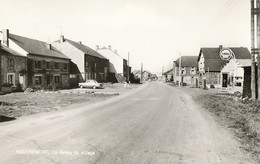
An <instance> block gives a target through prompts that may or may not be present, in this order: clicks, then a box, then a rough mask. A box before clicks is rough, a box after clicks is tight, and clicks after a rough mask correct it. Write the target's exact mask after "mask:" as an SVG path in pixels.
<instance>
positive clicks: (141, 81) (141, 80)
mask: <svg viewBox="0 0 260 164" xmlns="http://www.w3.org/2000/svg"><path fill="white" fill-rule="evenodd" d="M140 83H143V63H141V79H140Z"/></svg>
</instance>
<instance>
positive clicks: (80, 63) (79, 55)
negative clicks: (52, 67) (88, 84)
mask: <svg viewBox="0 0 260 164" xmlns="http://www.w3.org/2000/svg"><path fill="white" fill-rule="evenodd" d="M52 46H54V47H55V48H57V49H58V50H59V51H60V52H62V53H63V54H65V55H66V56H67V57H68V58H70V59H71V62H72V63H74V64H75V65H74V66H75V67H73V69H74V70H71V72H72V74H74V75H75V76H76V81H78V82H84V81H85V80H86V77H85V73H86V72H85V61H84V57H85V54H84V53H83V52H82V51H80V50H79V49H77V48H76V47H74V46H73V45H71V44H70V43H68V42H66V41H65V42H63V43H60V42H53V43H52Z"/></svg>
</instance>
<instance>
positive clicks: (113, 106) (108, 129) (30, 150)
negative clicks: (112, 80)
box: [0, 82, 253, 164]
mask: <svg viewBox="0 0 260 164" xmlns="http://www.w3.org/2000/svg"><path fill="white" fill-rule="evenodd" d="M0 163H3V164H8V163H12V164H13V163H26V164H28V163H37V164H41V163H73V164H74V163H83V164H86V163H90V164H92V163H109V164H110V163H111V164H114V163H120V164H121V163H122V164H123V163H133V164H137V163H154V164H157V163H162V164H167V163H171V164H172V163H176V164H184V163H187V164H209V163H214V164H215V163H221V164H222V163H225V164H239V163H243V164H247V163H253V162H250V158H249V157H248V156H247V155H246V154H245V153H244V152H242V151H241V150H240V149H239V144H238V142H237V141H236V140H235V139H234V137H233V136H232V134H231V133H230V132H228V131H227V130H225V129H223V128H222V127H221V126H220V125H218V124H217V123H216V122H215V121H214V119H213V118H212V117H211V116H210V115H209V114H208V113H207V112H206V111H204V110H203V109H202V108H201V107H200V106H198V105H197V104H196V103H194V102H193V100H192V99H191V96H189V95H188V94H186V93H185V92H183V91H181V90H179V89H176V88H174V87H170V86H167V85H166V84H163V83H161V82H151V83H148V84H145V86H143V87H142V88H140V89H139V88H138V89H137V90H136V91H133V92H132V93H130V94H129V95H123V96H119V97H115V98H113V100H109V101H105V102H102V103H99V104H94V105H92V106H89V107H84V106H75V109H72V110H66V111H61V112H54V113H45V114H39V115H33V116H28V117H24V118H22V119H18V120H16V121H13V122H5V123H1V124H0Z"/></svg>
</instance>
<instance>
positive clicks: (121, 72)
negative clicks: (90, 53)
mask: <svg viewBox="0 0 260 164" xmlns="http://www.w3.org/2000/svg"><path fill="white" fill-rule="evenodd" d="M96 50H97V52H98V53H100V54H101V55H103V56H104V57H106V58H107V59H109V72H110V74H111V75H110V76H114V77H115V79H114V80H113V79H112V80H113V81H114V82H124V81H126V80H127V79H128V75H129V74H130V73H131V70H130V67H129V68H128V64H127V60H126V59H124V58H123V57H122V56H120V55H119V54H118V53H117V50H114V51H112V49H111V46H108V48H106V47H103V48H100V47H99V46H97V48H96ZM127 71H129V74H128V73H127Z"/></svg>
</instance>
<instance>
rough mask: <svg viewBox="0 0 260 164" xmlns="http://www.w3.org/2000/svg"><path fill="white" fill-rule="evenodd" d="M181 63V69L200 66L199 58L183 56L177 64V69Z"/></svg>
mask: <svg viewBox="0 0 260 164" xmlns="http://www.w3.org/2000/svg"><path fill="white" fill-rule="evenodd" d="M180 61H181V67H197V66H198V56H181V60H180V58H178V59H177V60H176V61H175V63H176V67H179V64H180Z"/></svg>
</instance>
